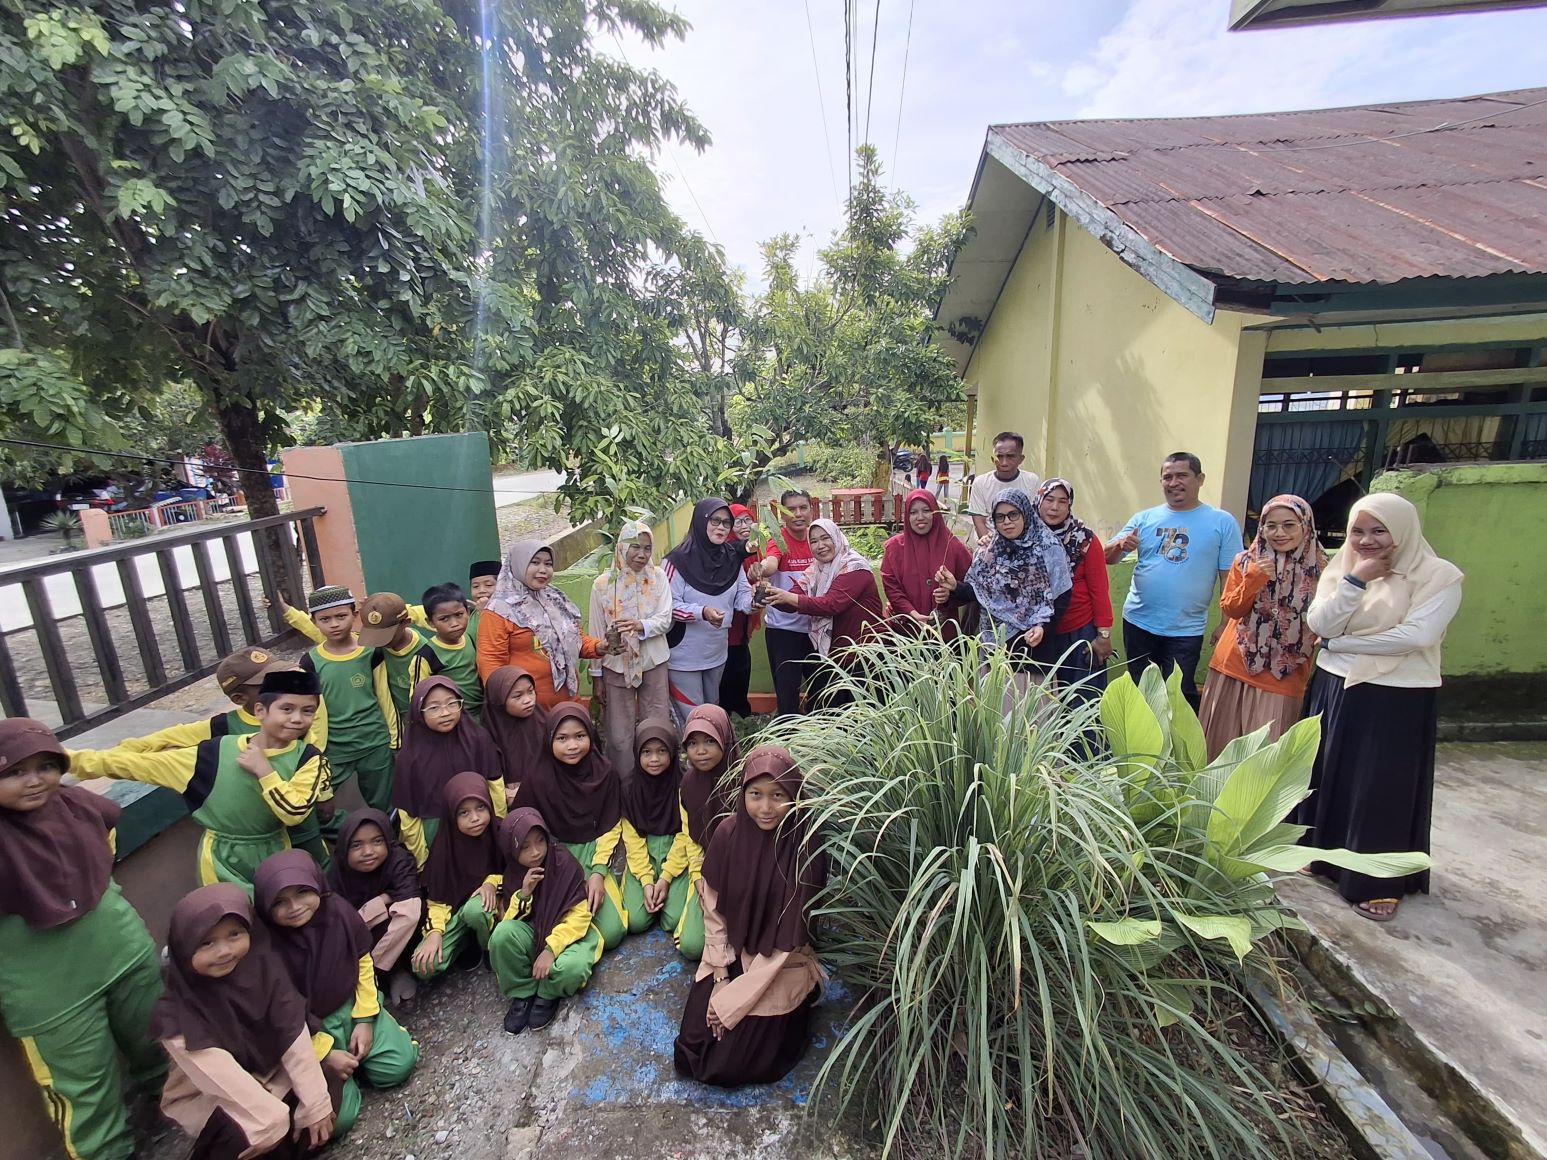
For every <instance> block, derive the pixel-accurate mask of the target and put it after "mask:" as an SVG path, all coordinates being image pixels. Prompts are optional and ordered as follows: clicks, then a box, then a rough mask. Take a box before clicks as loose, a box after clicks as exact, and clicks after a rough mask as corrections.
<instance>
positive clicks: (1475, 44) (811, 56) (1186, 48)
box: [598, 0, 1547, 286]
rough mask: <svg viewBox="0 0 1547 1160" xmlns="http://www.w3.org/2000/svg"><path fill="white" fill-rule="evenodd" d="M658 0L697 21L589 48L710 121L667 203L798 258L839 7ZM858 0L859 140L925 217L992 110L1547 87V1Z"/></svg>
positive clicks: (809, 229) (1253, 107) (712, 229)
mask: <svg viewBox="0 0 1547 1160" xmlns="http://www.w3.org/2000/svg"><path fill="white" fill-rule="evenodd" d="M662 2H663V3H665V4H666V5H667V6H668V7H673V8H675V9H676V10H677V11H678V12H680V13H681V14H682V15H683V16H684V17H686V18H687V19H688V21H689V22H690V23H691V24H692V25H693V28H692V30H691V31H690V32H689V33H688V34H687V37H686V39H685V40H683V41H681V42H675V41H673V42H669V43H668V44H666V45H665V46H663V47H661V48H659V49H652V48H651V47H650V46H648V45H645V44H643V43H641V42H639V41H637V40H631V39H629V38H624V39H623V40H621V41H619V40H616V39H614V38H610V37H609V38H607V39H605V40H604V41H603V42H602V43H601V44H600V45H599V46H598V47H599V48H600V49H601V50H602V51H613V52H618V53H622V54H623V55H624V56H626V57H627V59H628V60H629V61H630V62H631V63H633V64H634V65H636V66H638V67H651V68H655V69H657V70H658V71H659V72H661V73H662V74H663V75H664V76H665V77H666V78H667V79H669V80H670V81H671V82H672V83H673V84H674V85H675V86H676V88H677V91H678V93H679V94H680V95H681V97H682V98H683V100H684V101H685V102H686V103H687V105H688V107H689V108H690V109H691V110H692V111H693V112H694V114H695V115H696V116H697V117H698V118H699V119H700V120H701V121H702V122H703V123H704V124H705V125H706V126H707V127H708V129H709V131H710V133H711V134H712V136H713V138H714V144H713V145H711V146H710V147H709V148H708V149H707V150H706V151H705V152H703V153H702V154H700V153H697V152H695V151H694V150H693V149H692V148H690V147H687V146H683V145H680V144H679V145H675V146H672V147H670V148H668V149H665V150H662V152H661V153H660V155H659V157H658V159H657V160H658V169H659V171H660V172H661V173H662V174H663V177H664V179H665V181H666V187H667V193H668V196H669V197H670V199H671V202H672V204H673V205H674V206H675V207H676V209H677V211H678V212H679V213H680V214H681V215H682V216H683V218H684V219H685V220H686V221H687V222H688V223H689V224H690V225H692V226H694V227H695V228H697V229H698V230H700V231H701V232H703V233H704V234H706V235H707V236H708V237H710V238H711V240H713V241H716V242H717V243H718V244H719V245H720V246H721V247H723V248H724V250H725V252H726V255H727V257H728V259H729V260H730V262H731V263H732V264H733V265H735V266H738V267H740V268H742V269H743V270H745V271H746V273H747V275H748V278H749V281H750V282H751V284H752V285H754V286H755V285H758V284H759V283H760V282H761V274H760V272H761V255H760V253H759V250H758V244H759V242H760V241H762V240H763V239H765V238H767V237H770V236H772V235H774V234H777V233H784V232H798V233H800V234H802V235H804V236H805V237H806V239H807V242H806V248H805V254H806V257H807V265H808V268H809V267H810V264H811V259H812V257H813V255H814V253H815V250H816V248H817V247H818V246H820V245H823V244H825V243H826V242H827V240H828V239H829V237H830V236H831V234H832V232H833V230H834V229H835V228H836V227H837V226H838V224H839V222H840V221H841V217H842V199H843V197H844V195H845V194H846V192H847V181H848V179H847V169H846V166H845V160H846V150H847V145H846V141H847V135H846V131H845V126H846V112H845V105H844V97H845V91H846V85H845V68H844V32H843V29H844V18H843V4H842V3H840V2H839V0H675V2H673V0H662ZM856 3H857V5H858V7H859V9H860V16H859V19H858V23H859V35H858V36H857V37H856V38H855V39H856V44H855V46H854V58H855V59H854V64H853V72H854V74H855V77H856V81H857V85H856V95H855V97H854V98H853V100H854V105H855V108H854V116H855V121H856V123H857V126H858V127H857V129H856V130H855V131H854V139H855V143H856V144H857V143H858V142H859V141H860V140H864V139H866V126H867V122H868V129H869V132H868V139H869V140H870V141H871V142H872V143H873V144H875V146H876V147H877V149H878V151H879V153H880V156H881V161H882V164H883V165H884V167H885V169H886V170H887V180H888V181H889V182H895V183H896V184H897V185H898V186H899V187H900V188H901V189H903V190H904V191H906V193H907V194H908V195H909V196H910V197H912V198H913V200H914V201H915V202H916V203H917V204H918V213H919V217H920V218H921V219H922V220H926V221H930V220H935V219H938V218H939V217H940V216H941V215H942V214H944V213H946V212H948V211H950V210H951V209H954V208H956V207H958V206H960V205H962V204H964V203H965V201H966V199H967V194H968V192H969V190H970V188H971V185H972V178H973V174H974V172H975V171H976V168H977V163H978V157H979V155H980V153H981V152H982V148H983V140H984V136H985V133H986V132H987V129H988V126H989V125H992V124H998V123H1002V122H1006V121H1045V120H1065V119H1073V118H1100V117H1167V116H1188V115H1205V114H1220V113H1251V112H1268V111H1276V110H1288V109H1314V108H1327V107H1333V106H1338V105H1357V104H1367V103H1371V102H1377V101H1397V100H1419V99H1424V98H1431V97H1455V96H1465V95H1471V94H1474V93H1484V92H1497V91H1501V90H1506V89H1514V88H1527V87H1531V86H1534V85H1547V8H1544V9H1534V10H1533V9H1527V10H1517V11H1505V12H1479V13H1469V14H1465V15H1458V16H1430V17H1421V18H1412V19H1396V20H1391V19H1388V20H1382V21H1368V22H1361V23H1352V24H1340V25H1330V26H1323V27H1315V28H1296V29H1279V30H1272V31H1251V32H1228V31H1226V27H1225V25H1226V21H1227V18H1228V10H1229V0H1127V2H1122V0H1073V2H1072V3H1071V2H1070V0H956V2H954V3H944V2H942V0H912V4H911V7H910V0H880V6H879V9H877V7H876V5H875V4H874V3H871V2H869V0H856ZM877 11H879V13H880V19H879V31H878V32H876V33H875V34H874V35H875V43H876V51H875V59H874V79H873V81H872V69H871V52H870V46H871V39H872V35H873V33H872V30H873V28H874V27H875V24H876V20H875V17H876V13H877ZM910 15H911V31H910V28H909V23H910ZM808 17H809V25H808ZM905 61H906V75H904V63H905Z"/></svg>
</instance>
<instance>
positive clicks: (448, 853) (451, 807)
mask: <svg viewBox="0 0 1547 1160" xmlns="http://www.w3.org/2000/svg"><path fill="white" fill-rule="evenodd" d="M469 801H479V802H482V803H483V804H484V805H486V806H488V807H489V828H488V829H486V830H485V831H484V832H483V833H482V834H480V835H479V836H478V837H476V838H469V837H468V836H467V835H466V834H464V833H463V832H462V831H461V830H459V829H458V828H457V810H458V808H460V807H461V805H462V803H463V802H469ZM441 812H442V818H443V820H442V821H441V824H440V828H439V829H437V830H436V831H435V841H433V842H431V843H430V855H429V857H428V858H426V859H425V862H424V892H425V894H426V896H428V897H429V898H430V899H431V900H433V901H435V902H443V903H445V904H446V905H448V906H461V905H462V903H464V902H466V901H467V900H468V899H469V898H471V897H472V896H473V891H475V890H477V889H478V887H480V886H482V885H483V880H484V879H485V878H487V877H488V876H489V875H490V874H498V873H499V872H500V854H499V843H498V841H497V840H496V834H495V826H494V823H495V821H496V820H497V819H496V818H495V817H494V799H493V797H492V796H491V795H490V793H489V783H488V782H487V781H486V780H484V776H483V775H482V774H481V773H471V772H468V773H459V774H457V775H456V776H455V777H454V778H452V779H451V780H450V781H449V782H447V783H446V788H445V790H443V791H442V794H441Z"/></svg>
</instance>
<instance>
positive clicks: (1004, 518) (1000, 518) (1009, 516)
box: [994, 511, 1026, 524]
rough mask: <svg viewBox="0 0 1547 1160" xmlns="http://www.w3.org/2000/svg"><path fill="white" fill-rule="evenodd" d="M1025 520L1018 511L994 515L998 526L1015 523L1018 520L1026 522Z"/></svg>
mask: <svg viewBox="0 0 1547 1160" xmlns="http://www.w3.org/2000/svg"><path fill="white" fill-rule="evenodd" d="M1025 518H1026V517H1025V516H1023V515H1021V513H1020V512H1018V511H1013V512H995V513H994V522H995V523H996V524H1009V523H1014V522H1015V521H1016V520H1024V519H1025Z"/></svg>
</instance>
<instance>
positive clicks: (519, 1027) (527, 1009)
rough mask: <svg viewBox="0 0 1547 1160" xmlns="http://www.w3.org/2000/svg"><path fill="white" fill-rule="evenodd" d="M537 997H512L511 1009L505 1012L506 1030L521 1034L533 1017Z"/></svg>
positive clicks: (513, 1033)
mask: <svg viewBox="0 0 1547 1160" xmlns="http://www.w3.org/2000/svg"><path fill="white" fill-rule="evenodd" d="M536 1002H537V1000H535V999H512V1000H511V1001H510V1010H509V1011H506V1012H505V1030H506V1031H508V1032H510V1033H511V1034H512V1035H520V1034H521V1033H522V1032H523V1031H525V1030H526V1028H527V1021H528V1020H529V1019H531V1017H532V1006H533V1004H534V1003H536Z"/></svg>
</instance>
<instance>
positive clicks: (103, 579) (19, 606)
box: [0, 471, 564, 632]
mask: <svg viewBox="0 0 1547 1160" xmlns="http://www.w3.org/2000/svg"><path fill="white" fill-rule="evenodd" d="M563 482H564V477H563V476H562V475H560V474H559V473H558V472H556V471H527V472H521V473H519V474H513V475H501V476H497V477H496V478H495V480H494V506H495V507H496V508H502V507H509V506H510V505H512V504H517V503H521V502H522V501H523V500H529V499H534V498H536V497H537V496H541V495H547V494H550V493H552V492H554V491H557V490H558V487H559V485H560V484H561V483H563ZM182 530H186V529H182ZM146 542H147V544H148V543H152V542H153V541H149V540H148V541H146ZM29 543H33V544H36V545H37V553H36V555H34V556H33V558H31V559H27V558H26V553H25V550H24V545H27V544H29ZM57 544H58V541H57V538H56V537H41V536H36V537H30V538H29V540H24V541H19V542H18V543H17V544H16V545H15V546H14V550H13V551H12V552H9V553H7V556H10V557H11V559H13V560H14V563H11V561H10V560H7V561H6V564H9V567H7V566H5V565H0V632H14V631H15V630H17V629H19V628H26V627H27V626H29V625H30V624H31V623H32V615H31V613H30V612H29V611H28V608H27V601H26V597H25V595H24V594H23V592H22V589H21V586H20V585H19V584H16V583H9V584H8V583H6V573H7V572H8V571H10V570H12V569H14V568H15V567H19V566H21V565H23V564H30V563H36V562H37V560H38V559H40V558H43V557H44V556H45V555H46V553H47V552H48V551H49V550H50V549H52V548H54V547H56V546H57ZM240 544H241V557H242V563H243V564H244V565H245V568H246V571H247V573H248V574H249V575H251V574H252V573H254V572H256V571H257V567H258V565H257V557H256V555H255V554H254V552H253V546H252V540H251V537H248V536H243V537H241V540H240ZM7 547H8V548H9V547H11V545H10V544H7ZM172 556H173V558H174V559H175V561H176V581H177V583H178V584H179V585H180V586H181V587H182V588H184V589H192V588H196V587H198V583H199V575H198V572H197V571H196V570H195V565H194V556H193V549H192V548H189V547H183V548H177V549H175V550H174V551H173V552H172ZM211 556H212V561H211V562H212V564H213V565H214V575H215V579H216V580H217V581H223V580H229V579H230V569H229V567H228V566H227V563H226V557H225V552H224V550H222V549H220V548H218V547H216V548H213V549H212V551H211ZM68 558H69V559H71V560H72V561H73V560H75V559H79V560H80V562H81V563H82V565H84V564H85V559H86V558H85V556H84V554H81V555H79V556H76V555H75V554H73V553H72V554H71V556H70V557H68ZM135 566H136V569H137V570H138V572H139V574H140V583H141V585H142V586H143V587H144V589H145V595H146V597H147V598H150V597H155V596H161V595H163V594H164V593H165V591H166V586H165V584H164V583H163V582H162V577H161V570H160V568H159V567H158V566H157V565H156V562H155V559H154V558H153V557H142V558H140V559H138V560H136V561H135ZM91 572H92V575H93V576H94V577H95V578H96V581H97V590H98V592H99V593H100V594H101V597H102V602H103V606H104V607H106V608H113V607H117V606H118V605H121V604H123V602H124V594H123V587H122V585H121V584H120V583H119V580H118V569H117V567H116V566H114V565H112V564H99V565H96V566H95V567H93V568H92V569H91ZM44 588H45V590H46V591H47V592H48V598H49V600H50V601H52V602H53V606H54V615H55V617H56V618H63V617H67V616H77V615H79V614H80V611H81V605H80V598H79V596H78V594H77V592H76V588H75V581H74V579H73V577H72V576H71V575H62V576H52V577H50V578H49V579H48V580H47V581H46V582H45V584H44ZM253 590H254V591H257V588H256V585H254V586H253Z"/></svg>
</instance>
